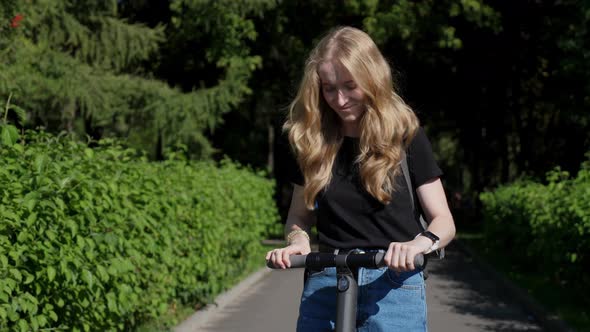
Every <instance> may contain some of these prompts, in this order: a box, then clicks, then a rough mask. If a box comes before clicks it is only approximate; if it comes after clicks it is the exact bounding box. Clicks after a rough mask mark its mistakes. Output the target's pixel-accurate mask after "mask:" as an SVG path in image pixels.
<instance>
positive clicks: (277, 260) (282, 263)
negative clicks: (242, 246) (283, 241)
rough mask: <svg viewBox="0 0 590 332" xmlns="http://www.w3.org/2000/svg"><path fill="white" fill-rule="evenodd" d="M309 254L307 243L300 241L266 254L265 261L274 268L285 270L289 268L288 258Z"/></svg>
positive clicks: (309, 249)
mask: <svg viewBox="0 0 590 332" xmlns="http://www.w3.org/2000/svg"><path fill="white" fill-rule="evenodd" d="M310 252H311V247H310V245H309V241H307V240H301V241H296V242H293V243H291V244H290V245H288V246H286V247H284V248H277V249H274V250H271V251H269V252H268V253H266V261H267V262H269V261H270V262H272V264H273V265H274V266H275V267H276V268H281V269H286V268H289V267H291V261H290V260H289V256H291V255H307V254H309V253H310Z"/></svg>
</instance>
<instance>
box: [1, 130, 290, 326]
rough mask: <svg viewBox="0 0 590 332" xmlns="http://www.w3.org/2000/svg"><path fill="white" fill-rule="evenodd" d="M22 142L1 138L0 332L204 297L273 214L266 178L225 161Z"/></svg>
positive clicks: (111, 317)
mask: <svg viewBox="0 0 590 332" xmlns="http://www.w3.org/2000/svg"><path fill="white" fill-rule="evenodd" d="M25 141H27V144H26V145H21V144H14V145H12V146H10V145H4V146H0V280H2V282H0V330H4V329H10V330H14V329H20V330H21V331H26V330H29V329H32V330H37V329H40V328H59V329H67V330H84V331H88V330H91V329H92V330H101V331H102V330H113V329H115V330H128V329H131V328H133V327H135V326H138V325H140V324H142V323H144V322H145V321H148V320H150V319H157V318H158V317H159V316H160V315H163V314H164V313H166V312H167V311H169V310H173V308H174V307H175V306H176V305H177V304H204V303H207V302H209V301H210V300H211V299H212V298H213V297H214V296H215V295H216V294H217V293H219V292H220V291H222V290H223V289H225V288H227V287H229V286H230V285H231V284H232V282H235V279H236V276H238V275H240V272H241V271H242V269H244V268H245V267H246V266H248V264H251V262H252V260H260V259H261V257H252V254H253V253H254V252H259V251H260V249H259V246H260V240H261V239H262V238H263V237H264V236H266V235H267V234H266V232H267V230H268V229H270V228H272V227H273V226H274V225H275V224H276V221H277V218H278V214H277V211H276V207H275V205H274V202H273V197H272V195H273V190H274V189H273V186H274V185H273V183H272V181H269V180H267V179H265V178H264V176H263V174H255V173H254V172H252V171H251V170H248V169H244V168H242V167H240V166H239V165H236V164H234V163H232V162H230V161H224V162H222V163H221V164H220V165H214V164H213V163H210V162H197V163H193V162H187V161H183V160H167V161H164V162H161V163H154V162H148V161H147V160H146V159H145V158H143V157H141V156H140V155H139V154H138V153H137V152H136V151H134V150H129V149H124V148H122V147H120V146H118V145H117V144H116V143H115V142H112V141H103V142H101V143H100V145H99V146H98V147H97V148H94V149H90V148H89V147H88V146H87V145H86V144H81V143H78V142H75V141H72V140H69V139H67V138H63V137H61V138H60V137H54V136H50V135H48V134H45V133H32V132H30V133H28V134H27V137H26V138H25Z"/></svg>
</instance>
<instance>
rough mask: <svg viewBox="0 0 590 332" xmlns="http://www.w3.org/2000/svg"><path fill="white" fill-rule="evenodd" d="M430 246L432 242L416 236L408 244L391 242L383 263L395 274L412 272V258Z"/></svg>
mask: <svg viewBox="0 0 590 332" xmlns="http://www.w3.org/2000/svg"><path fill="white" fill-rule="evenodd" d="M431 246H432V240H430V239H429V238H427V237H425V236H418V237H417V238H415V239H414V240H412V241H408V242H391V243H390V244H389V248H388V249H387V252H386V253H385V257H384V261H385V264H387V266H388V267H389V268H390V269H392V270H394V271H396V272H406V271H413V270H414V269H415V267H414V257H416V255H417V254H420V253H423V252H425V251H426V250H428V249H429V248H430V247H431Z"/></svg>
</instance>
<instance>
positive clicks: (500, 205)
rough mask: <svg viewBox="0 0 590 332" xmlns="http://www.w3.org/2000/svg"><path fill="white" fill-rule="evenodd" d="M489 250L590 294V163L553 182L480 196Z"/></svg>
mask: <svg viewBox="0 0 590 332" xmlns="http://www.w3.org/2000/svg"><path fill="white" fill-rule="evenodd" d="M480 199H481V201H482V203H483V215H484V229H485V238H486V242H487V246H488V247H489V248H491V249H493V250H498V252H499V253H501V252H505V253H506V255H507V256H506V259H507V260H509V261H511V262H513V263H515V264H516V265H518V266H521V267H522V268H523V269H527V271H539V272H540V273H544V274H548V275H551V276H552V279H553V280H554V281H556V282H559V283H561V284H564V283H568V282H569V283H576V284H577V285H578V286H576V287H580V286H581V287H583V288H584V289H588V290H590V287H589V286H588V285H589V282H590V162H585V163H584V164H582V167H581V169H580V171H579V172H578V174H577V175H576V176H575V177H571V176H570V175H569V174H568V173H567V172H563V171H560V170H559V169H556V170H554V171H552V172H549V173H548V175H547V184H541V183H537V182H533V181H520V182H517V183H514V184H511V185H507V186H503V187H501V188H498V189H497V190H495V191H494V192H486V193H482V194H481V195H480Z"/></svg>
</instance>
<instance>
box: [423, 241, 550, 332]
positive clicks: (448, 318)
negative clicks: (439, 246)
mask: <svg viewBox="0 0 590 332" xmlns="http://www.w3.org/2000/svg"><path fill="white" fill-rule="evenodd" d="M446 250H447V255H446V257H445V259H444V260H442V261H441V260H437V259H430V260H429V262H428V271H429V273H430V276H429V278H428V280H427V287H428V293H427V294H428V305H429V316H430V319H429V326H430V330H431V331H541V330H542V329H541V328H540V327H539V325H538V324H537V323H536V322H535V321H534V318H533V316H532V315H531V314H530V313H527V312H526V311H525V309H524V308H523V307H522V306H521V304H520V303H518V302H517V301H516V299H515V297H514V296H513V294H511V293H509V292H508V291H507V290H506V289H503V288H502V285H501V283H498V281H497V280H496V279H495V278H494V276H492V275H487V274H486V273H485V272H484V271H483V270H482V269H481V268H480V267H479V266H478V264H476V262H474V261H473V259H472V258H471V257H469V256H468V255H466V254H465V252H463V251H462V250H460V248H459V246H458V245H457V244H453V243H452V244H451V245H450V246H449V247H448V248H447V249H446ZM461 326H462V327H463V329H460V328H459V327H461ZM442 327H444V328H442Z"/></svg>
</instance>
